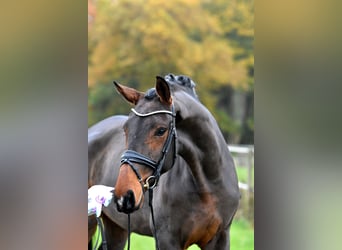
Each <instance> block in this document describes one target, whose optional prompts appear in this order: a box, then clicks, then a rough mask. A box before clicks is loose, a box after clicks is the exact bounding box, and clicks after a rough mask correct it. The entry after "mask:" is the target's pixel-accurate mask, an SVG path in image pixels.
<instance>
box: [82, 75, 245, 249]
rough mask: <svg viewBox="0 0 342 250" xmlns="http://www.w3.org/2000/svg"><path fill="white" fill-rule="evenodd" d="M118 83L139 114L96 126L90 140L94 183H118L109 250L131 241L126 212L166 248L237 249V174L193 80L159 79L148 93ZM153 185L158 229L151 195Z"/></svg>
mask: <svg viewBox="0 0 342 250" xmlns="http://www.w3.org/2000/svg"><path fill="white" fill-rule="evenodd" d="M115 85H116V88H117V90H118V92H119V93H120V94H121V95H122V96H123V97H124V98H125V99H126V100H127V101H128V102H129V103H131V104H133V105H134V109H132V112H131V113H130V114H129V116H128V117H112V118H109V119H106V120H104V121H102V122H100V123H98V124H96V125H95V126H93V127H92V128H90V129H89V134H90V135H92V136H93V138H92V139H90V140H89V139H88V144H89V152H90V154H89V183H90V184H95V183H101V184H103V185H113V184H115V191H114V196H115V204H111V205H110V206H109V207H108V208H104V215H103V221H104V225H105V230H106V238H107V242H108V246H109V249H123V247H124V244H125V242H126V238H127V227H128V226H127V216H124V214H123V213H121V212H124V213H128V214H131V230H132V231H133V232H136V233H139V234H143V235H150V236H155V237H156V238H158V244H159V245H158V247H159V248H160V249H186V248H188V247H189V246H191V245H192V244H197V245H198V246H199V247H200V248H201V249H229V229H230V225H231V222H232V219H233V216H234V214H235V212H236V210H237V206H238V203H239V198H240V194H239V188H238V181H237V177H236V171H235V167H234V163H233V160H232V157H231V155H230V153H229V151H228V148H227V145H226V142H225V140H224V138H223V136H222V134H221V132H220V130H219V127H218V125H217V123H216V121H215V119H214V118H213V116H212V115H211V114H210V112H209V111H208V110H207V109H206V108H205V107H204V106H203V105H202V104H201V103H200V102H199V101H198V99H197V95H196V93H195V91H194V83H193V81H191V79H190V78H188V77H184V76H174V75H171V74H170V75H168V76H165V78H162V77H157V79H156V84H155V88H154V89H150V90H148V91H147V92H146V93H142V92H139V91H137V90H135V89H132V88H129V87H125V86H123V85H120V84H118V83H116V84H115ZM90 137H91V136H90ZM154 186H155V187H154ZM153 187H154V189H153V194H154V196H153V201H152V203H153V208H154V216H155V231H153V223H152V220H151V214H150V212H149V208H148V204H147V203H148V199H147V198H145V194H146V193H147V192H146V190H148V189H149V188H153ZM119 211H120V212H119ZM90 220H91V219H90ZM90 222H91V221H90ZM89 231H91V228H90V229H89ZM153 232H155V233H154V234H156V235H153Z"/></svg>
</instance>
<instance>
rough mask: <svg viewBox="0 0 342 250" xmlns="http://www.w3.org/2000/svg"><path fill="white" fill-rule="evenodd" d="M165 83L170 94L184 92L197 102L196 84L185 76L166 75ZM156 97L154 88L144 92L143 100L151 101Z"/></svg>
mask: <svg viewBox="0 0 342 250" xmlns="http://www.w3.org/2000/svg"><path fill="white" fill-rule="evenodd" d="M164 79H165V81H166V82H167V83H168V84H169V86H170V89H171V91H172V92H176V91H179V90H180V91H184V92H186V93H187V94H189V95H190V96H191V97H192V98H194V99H195V100H197V101H199V99H198V96H197V94H196V90H195V88H196V83H195V82H194V81H193V80H192V79H191V78H190V77H188V76H185V75H174V74H171V73H170V74H167V75H166V76H165V77H164ZM156 96H157V93H156V90H155V88H151V89H149V90H147V91H146V93H145V96H144V97H145V98H146V99H147V100H151V99H153V98H154V97H156Z"/></svg>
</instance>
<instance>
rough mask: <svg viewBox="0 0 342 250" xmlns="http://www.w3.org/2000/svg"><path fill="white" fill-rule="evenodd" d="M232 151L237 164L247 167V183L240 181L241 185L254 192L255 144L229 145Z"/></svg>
mask: <svg viewBox="0 0 342 250" xmlns="http://www.w3.org/2000/svg"><path fill="white" fill-rule="evenodd" d="M228 148H229V151H230V152H231V153H232V156H233V159H234V162H235V165H237V166H240V167H246V168H247V183H242V182H240V181H239V187H240V188H241V189H244V190H247V191H249V192H254V187H253V167H254V146H253V145H246V146H241V145H228Z"/></svg>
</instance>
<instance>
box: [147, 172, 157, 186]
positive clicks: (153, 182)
mask: <svg viewBox="0 0 342 250" xmlns="http://www.w3.org/2000/svg"><path fill="white" fill-rule="evenodd" d="M156 185H157V177H156V176H154V175H151V176H149V177H148V178H147V179H146V182H145V184H144V188H146V189H153V188H155V187H156Z"/></svg>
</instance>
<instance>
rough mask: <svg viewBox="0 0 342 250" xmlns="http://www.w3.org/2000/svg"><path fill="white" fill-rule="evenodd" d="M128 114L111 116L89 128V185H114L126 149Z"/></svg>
mask: <svg viewBox="0 0 342 250" xmlns="http://www.w3.org/2000/svg"><path fill="white" fill-rule="evenodd" d="M126 120H127V116H111V117H109V118H107V119H104V120H102V121H100V122H98V123H96V124H95V125H93V126H92V127H90V128H89V129H88V186H92V185H95V184H102V185H108V186H114V184H115V181H116V178H117V175H118V169H119V167H120V161H118V160H117V159H120V155H121V154H122V152H123V151H124V150H125V134H124V130H123V124H124V123H125V122H126Z"/></svg>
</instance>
